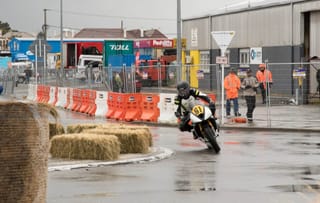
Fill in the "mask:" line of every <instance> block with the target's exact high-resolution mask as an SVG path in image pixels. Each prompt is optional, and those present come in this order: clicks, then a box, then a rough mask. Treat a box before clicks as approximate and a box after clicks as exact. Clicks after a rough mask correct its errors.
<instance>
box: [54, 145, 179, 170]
mask: <svg viewBox="0 0 320 203" xmlns="http://www.w3.org/2000/svg"><path fill="white" fill-rule="evenodd" d="M173 154H174V152H173V151H172V150H171V149H168V148H164V147H156V148H153V152H151V153H150V155H145V156H143V157H139V158H129V159H124V160H117V161H105V162H92V163H80V164H67V165H59V166H49V167H48V172H52V171H69V170H73V169H81V168H96V167H101V166H111V165H119V164H133V163H146V162H154V161H159V160H162V159H166V158H169V157H170V156H172V155H173Z"/></svg>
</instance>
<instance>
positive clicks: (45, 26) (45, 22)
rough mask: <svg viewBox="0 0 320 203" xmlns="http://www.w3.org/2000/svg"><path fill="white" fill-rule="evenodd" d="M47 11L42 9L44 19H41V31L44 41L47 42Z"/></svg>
mask: <svg viewBox="0 0 320 203" xmlns="http://www.w3.org/2000/svg"><path fill="white" fill-rule="evenodd" d="M47 11H48V9H43V13H44V19H43V27H42V31H43V34H44V41H47Z"/></svg>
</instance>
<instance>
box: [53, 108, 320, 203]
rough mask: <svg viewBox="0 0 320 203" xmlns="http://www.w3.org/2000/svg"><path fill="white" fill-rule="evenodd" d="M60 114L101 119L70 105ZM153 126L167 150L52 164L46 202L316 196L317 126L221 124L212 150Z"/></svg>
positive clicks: (251, 200) (274, 201)
mask: <svg viewBox="0 0 320 203" xmlns="http://www.w3.org/2000/svg"><path fill="white" fill-rule="evenodd" d="M62 121H63V122H64V124H69V123H73V122H105V121H103V120H94V119H89V120H86V117H85V116H84V117H83V116H82V115H79V114H70V113H66V114H64V113H62ZM152 132H153V138H154V144H155V145H156V146H161V147H166V148H170V149H172V150H174V151H175V154H174V155H173V156H172V157H170V158H169V159H165V160H160V161H157V162H151V163H144V164H127V165H116V166H108V167H100V168H90V169H76V170H72V171H56V172H49V174H48V194H47V202H48V203H53V202H59V203H67V202H68V203H82V202H83V203H84V202H86V203H88V202H90V203H93V202H94V203H95V202H222V203H225V202H227V203H228V202H232V203H234V202H246V203H256V202H259V203H264V202H268V203H269V202H270V203H278V202H279V203H282V202H290V203H304V202H308V203H309V202H314V203H316V202H320V156H319V155H320V139H319V133H308V132H267V131H239V130H224V131H222V132H221V136H220V137H219V138H218V141H219V143H220V145H221V148H222V151H221V153H220V154H214V153H213V152H212V151H210V150H207V149H206V146H204V145H203V144H202V143H200V142H199V141H195V140H193V139H192V135H191V134H189V133H181V132H179V130H177V129H175V128H166V127H152Z"/></svg>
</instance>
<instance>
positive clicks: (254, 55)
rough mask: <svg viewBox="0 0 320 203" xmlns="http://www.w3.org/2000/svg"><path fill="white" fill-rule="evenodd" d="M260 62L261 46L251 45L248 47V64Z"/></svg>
mask: <svg viewBox="0 0 320 203" xmlns="http://www.w3.org/2000/svg"><path fill="white" fill-rule="evenodd" d="M261 63H262V48H261V47H252V48H250V64H261Z"/></svg>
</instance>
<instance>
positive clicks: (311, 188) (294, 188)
mask: <svg viewBox="0 0 320 203" xmlns="http://www.w3.org/2000/svg"><path fill="white" fill-rule="evenodd" d="M271 188H274V189H276V190H280V191H281V192H313V193H314V192H316V193H319V192H320V185H317V184H314V185H275V186H271Z"/></svg>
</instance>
